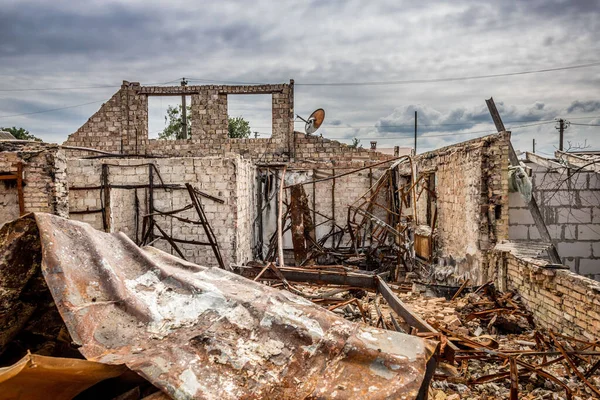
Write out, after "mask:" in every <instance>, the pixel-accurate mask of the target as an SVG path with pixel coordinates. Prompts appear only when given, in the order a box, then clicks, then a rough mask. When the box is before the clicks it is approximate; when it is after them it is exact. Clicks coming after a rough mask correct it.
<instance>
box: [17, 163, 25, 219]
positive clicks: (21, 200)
mask: <svg viewBox="0 0 600 400" xmlns="http://www.w3.org/2000/svg"><path fill="white" fill-rule="evenodd" d="M17 195H18V196H19V216H23V215H24V214H25V198H24V196H23V163H22V162H21V161H19V162H18V163H17Z"/></svg>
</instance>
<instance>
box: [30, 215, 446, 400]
mask: <svg viewBox="0 0 600 400" xmlns="http://www.w3.org/2000/svg"><path fill="white" fill-rule="evenodd" d="M35 219H36V221H37V225H38V228H39V232H40V237H41V243H42V251H43V257H42V271H43V274H44V277H45V279H46V281H47V283H48V286H49V288H50V291H51V293H52V295H53V297H54V299H55V301H56V305H57V307H58V309H59V311H60V313H61V315H62V318H63V320H64V321H65V323H66V325H67V327H68V329H69V332H70V334H71V337H72V338H73V340H74V341H75V343H77V344H79V345H81V348H80V351H81V352H82V353H83V355H84V356H85V357H86V358H87V359H88V360H92V361H98V362H101V363H107V364H126V365H127V366H128V367H129V368H131V369H132V370H134V371H137V372H138V373H139V374H141V375H142V376H144V377H145V378H146V379H148V380H149V381H150V382H152V383H153V384H154V385H155V386H157V387H159V388H161V389H162V390H163V391H165V392H167V393H168V394H169V395H170V396H172V397H173V398H176V399H190V398H198V399H239V398H245V399H264V398H268V399H274V398H277V399H298V398H315V399H316V398H319V399H325V398H337V399H348V398H360V399H391V398H405V399H413V398H419V397H421V396H423V394H424V393H426V387H427V385H428V380H429V378H430V377H431V373H432V369H431V366H432V365H433V364H434V363H435V361H434V359H433V358H432V356H433V355H434V353H436V352H437V344H436V343H435V342H430V341H426V340H423V339H421V338H418V337H414V336H408V335H404V334H400V333H397V332H391V331H386V330H381V329H376V328H372V327H366V326H362V325H358V324H356V323H352V322H350V321H347V320H345V319H342V318H340V317H337V316H336V315H334V314H333V313H331V312H328V311H326V310H324V309H323V308H321V307H319V306H317V305H314V304H313V303H311V302H309V301H308V300H305V299H303V298H301V297H298V296H296V295H293V294H291V293H289V292H286V291H280V290H277V289H273V288H270V287H267V286H264V285H261V284H259V283H256V282H253V281H250V280H248V279H245V278H243V277H240V276H238V275H235V274H232V273H229V272H227V271H224V270H221V269H218V268H205V267H200V266H198V265H195V264H191V263H188V262H185V261H183V260H181V259H178V258H175V257H173V256H171V255H169V254H166V253H164V252H161V251H159V250H157V249H154V248H151V247H148V248H143V249H140V248H138V247H137V246H136V245H135V244H134V243H133V242H132V241H131V240H129V239H128V238H127V237H126V236H125V235H123V234H107V233H104V232H100V231H97V230H94V229H93V228H92V227H90V226H89V225H87V224H83V223H79V222H74V221H69V220H65V219H62V218H60V217H56V216H52V215H49V214H35ZM428 367H429V368H428ZM426 371H428V373H426ZM419 393H420V394H419Z"/></svg>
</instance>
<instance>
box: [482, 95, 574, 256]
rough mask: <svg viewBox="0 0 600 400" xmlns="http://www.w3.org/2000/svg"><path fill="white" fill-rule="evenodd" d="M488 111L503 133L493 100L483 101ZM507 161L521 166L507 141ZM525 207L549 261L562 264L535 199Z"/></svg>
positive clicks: (514, 165) (503, 129) (502, 125)
mask: <svg viewBox="0 0 600 400" xmlns="http://www.w3.org/2000/svg"><path fill="white" fill-rule="evenodd" d="M485 102H486V104H487V106H488V109H489V110H490V114H491V115H492V119H493V120H494V124H495V125H496V129H497V130H498V132H505V131H506V129H505V128H504V124H503V123H502V118H501V117H500V113H499V112H498V109H497V108H496V104H495V103H494V99H493V98H491V97H490V98H489V99H488V100H486V101H485ZM508 159H509V161H510V165H511V166H513V167H518V166H520V165H521V163H520V162H519V158H518V157H517V153H516V152H515V148H514V147H513V145H512V142H510V141H509V147H508ZM527 207H528V208H529V212H530V213H531V217H532V218H533V221H534V222H535V226H536V228H537V230H538V232H539V233H540V237H541V238H542V240H543V241H544V242H546V243H548V244H549V247H548V249H547V250H546V253H547V254H548V257H549V258H550V261H551V262H552V263H553V264H562V260H561V259H560V255H559V254H558V250H556V246H555V245H554V242H553V241H552V237H551V236H550V232H549V231H548V227H547V226H546V223H545V222H544V218H543V217H542V213H541V212H540V208H539V207H538V204H537V201H536V200H535V197H533V196H531V200H530V201H529V203H527Z"/></svg>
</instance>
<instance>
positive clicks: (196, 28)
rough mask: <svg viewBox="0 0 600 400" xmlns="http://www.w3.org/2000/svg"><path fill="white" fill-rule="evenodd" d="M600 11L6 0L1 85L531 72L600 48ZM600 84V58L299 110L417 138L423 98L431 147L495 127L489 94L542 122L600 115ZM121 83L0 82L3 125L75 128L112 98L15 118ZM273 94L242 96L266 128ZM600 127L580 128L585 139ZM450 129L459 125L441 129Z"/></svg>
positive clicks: (59, 133)
mask: <svg viewBox="0 0 600 400" xmlns="http://www.w3.org/2000/svg"><path fill="white" fill-rule="evenodd" d="M599 16H600V7H598V1H591V0H590V1H569V2H565V1H561V0H532V1H526V2H495V3H494V2H492V3H481V2H479V1H475V0H456V1H453V2H446V1H442V0H438V1H434V2H427V3H416V2H408V1H397V0H385V1H384V0H381V1H374V2H368V3H365V2H362V1H358V0H350V1H348V0H343V1H342V0H335V1H327V2H324V1H316V0H314V1H312V2H305V3H302V2H293V1H280V2H272V1H261V0H258V1H255V2H252V4H249V3H248V2H243V1H241V0H222V1H220V2H213V3H206V2H204V3H198V2H193V1H191V0H173V1H171V2H169V4H164V2H160V1H158V0H144V1H142V0H130V1H128V2H119V1H113V0H109V1H99V0H90V1H86V2H72V1H68V0H56V1H53V2H51V3H48V2H46V1H42V0H28V1H16V0H6V1H5V4H3V7H2V13H0V59H1V60H2V62H1V63H0V76H1V81H0V89H2V88H5V89H7V88H18V87H71V86H90V85H98V84H111V85H117V86H118V85H119V84H120V82H121V81H122V80H123V79H127V80H130V81H141V82H142V83H154V82H166V81H170V80H174V79H177V78H180V77H182V76H186V77H192V78H197V79H217V80H219V79H221V80H230V81H242V82H244V81H247V82H286V81H288V80H289V79H290V78H293V79H295V80H296V82H297V83H299V84H300V83H303V82H304V83H306V82H343V81H382V80H406V79H429V78H441V77H452V76H472V75H485V74H493V73H503V72H512V71H519V70H531V69H538V68H547V67H554V66H562V65H570V64H578V63H587V62H590V61H595V60H596V57H597V54H600V18H598V17H599ZM549 50H551V51H549ZM599 88H600V68H589V69H581V70H570V71H561V72H555V73H548V74H537V75H527V76H515V77H504V78H494V79H486V80H477V81H460V82H444V83H434V84H418V85H402V86H389V87H386V86H378V87H356V86H354V87H352V86H351V87H314V86H312V87H311V86H301V85H298V86H296V98H295V106H296V110H295V111H296V113H298V114H300V115H307V114H309V113H310V112H311V111H313V110H314V109H316V108H318V107H323V108H325V110H326V114H327V117H326V121H325V124H324V126H323V127H322V128H321V130H320V131H319V133H322V134H323V135H324V136H326V137H331V138H341V139H342V140H345V141H347V142H349V141H350V140H351V138H353V137H360V138H363V137H364V138H367V139H365V140H363V143H368V140H369V139H368V138H370V137H375V138H381V137H390V139H389V140H388V139H386V140H382V139H377V140H379V141H381V143H389V144H390V145H392V143H393V144H400V145H411V144H412V143H411V142H412V139H411V138H410V136H411V133H412V130H413V128H412V124H413V118H414V110H417V111H418V112H419V126H420V128H419V132H421V133H422V134H423V139H422V141H423V149H425V148H428V147H436V146H439V145H445V144H449V143H452V142H453V141H459V140H464V139H468V138H471V137H474V136H476V135H477V134H470V135H469V134H463V135H458V133H463V132H476V131H481V130H485V129H488V128H491V129H493V125H492V124H491V120H490V118H489V115H488V112H487V108H486V107H485V103H484V99H485V98H489V97H490V95H493V96H494V98H495V99H496V104H497V105H498V108H499V110H500V113H501V115H502V116H503V118H504V120H505V121H531V122H535V121H540V120H545V119H552V118H554V117H555V116H557V115H559V114H564V115H567V116H568V115H569V114H576V113H577V114H584V115H585V114H588V113H594V112H596V113H597V108H596V107H597V104H596V103H594V102H596V99H597V97H595V96H596V95H597V93H598V89H599ZM114 90H116V89H97V90H77V91H57V92H14V93H8V92H0V125H16V126H23V127H25V128H26V129H29V130H30V131H32V132H33V133H34V134H36V135H37V136H41V137H43V138H45V139H46V140H55V141H62V140H64V139H65V138H66V136H67V135H68V134H69V133H71V132H73V131H75V130H76V129H77V128H78V127H79V125H80V124H81V123H83V122H84V121H85V120H86V119H87V117H89V116H91V115H92V114H93V112H94V111H95V110H97V109H98V106H99V105H89V106H82V107H78V108H72V109H67V110H63V111H57V112H52V113H47V114H35V115H31V116H23V117H15V118H8V119H7V118H1V116H2V115H10V114H18V113H26V112H32V111H38V110H42V109H51V108H58V107H61V106H67V105H75V104H82V103H86V102H90V101H93V100H97V99H102V98H105V99H108V98H109V97H110V96H111V94H112V92H114ZM259 103H260V102H256V103H255V102H252V101H249V102H248V104H247V105H244V104H241V105H240V107H243V109H242V108H240V109H241V110H242V111H243V113H244V115H247V116H248V118H250V119H252V118H254V119H255V120H257V122H256V125H257V126H262V125H266V123H264V122H262V120H261V118H262V119H264V118H263V117H262V116H263V114H264V109H263V108H264V107H262V105H261V104H259ZM594 104H596V105H594ZM159 117H160V116H159ZM426 124H428V125H431V126H425V125H426ZM440 124H453V125H440ZM388 125H407V126H406V127H404V126H400V127H395V126H394V127H388ZM297 128H299V129H300V130H301V129H302V124H298V125H297ZM592 129H593V128H592ZM591 132H592V131H591V130H583V129H577V130H576V129H572V130H571V133H570V134H571V135H575V136H577V135H580V136H581V137H582V138H583V137H584V135H586V137H587V136H589V135H590V134H591ZM447 133H448V134H452V135H448V136H436V137H433V135H443V134H447ZM554 134H555V130H554V128H553V125H552V124H548V125H542V126H536V127H531V128H523V129H519V130H518V132H515V134H514V140H515V143H516V144H518V145H521V146H524V148H528V147H527V146H530V142H531V139H532V137H535V136H536V135H537V136H539V137H540V143H541V144H540V146H541V147H539V148H540V149H543V148H544V147H543V146H547V149H546V150H549V151H551V150H552V146H553V144H552V143H553V141H552V140H551V138H553V135H554ZM428 136H429V137H428ZM546 139H547V141H546ZM542 142H543V143H542ZM420 146H421V144H420Z"/></svg>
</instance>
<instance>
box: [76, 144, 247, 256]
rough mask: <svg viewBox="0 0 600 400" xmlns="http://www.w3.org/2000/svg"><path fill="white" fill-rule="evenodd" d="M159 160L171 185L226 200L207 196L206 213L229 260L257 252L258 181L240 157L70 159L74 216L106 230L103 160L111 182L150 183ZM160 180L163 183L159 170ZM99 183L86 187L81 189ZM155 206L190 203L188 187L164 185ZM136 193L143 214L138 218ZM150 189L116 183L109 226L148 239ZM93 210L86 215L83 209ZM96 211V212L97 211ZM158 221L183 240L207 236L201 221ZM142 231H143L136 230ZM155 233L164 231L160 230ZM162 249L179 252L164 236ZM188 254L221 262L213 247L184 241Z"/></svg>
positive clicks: (167, 207) (156, 194)
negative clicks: (251, 224) (144, 231)
mask: <svg viewBox="0 0 600 400" xmlns="http://www.w3.org/2000/svg"><path fill="white" fill-rule="evenodd" d="M148 163H152V164H154V165H156V167H157V169H158V170H159V172H160V176H161V177H162V181H163V182H164V183H165V184H166V185H169V184H177V185H181V186H183V185H184V184H185V183H186V182H189V183H191V184H192V185H193V186H194V187H195V188H197V189H199V190H201V191H203V192H206V193H208V194H210V195H212V196H215V197H218V198H220V199H223V200H224V204H219V203H217V202H214V201H212V200H210V199H206V198H201V201H202V204H203V207H204V211H205V213H206V217H207V219H208V221H209V223H210V225H211V227H212V229H213V231H214V233H215V236H216V237H217V241H218V243H219V246H220V249H221V253H222V255H223V259H224V261H225V264H226V265H229V264H230V263H238V262H244V261H247V260H248V257H249V256H248V255H249V254H251V245H252V232H251V230H250V229H249V221H252V220H253V213H254V207H253V199H252V197H253V196H252V187H253V183H254V176H253V171H254V168H253V166H252V164H251V163H250V162H249V161H247V160H244V159H242V158H241V157H240V156H234V157H229V158H219V157H204V158H193V157H180V158H164V159H133V158H131V159H93V160H89V159H88V160H86V159H71V160H69V165H68V170H69V174H68V176H69V185H70V186H71V190H70V206H71V211H72V214H71V218H72V219H77V220H81V221H84V222H87V223H89V224H91V225H92V226H94V227H95V228H96V229H103V219H102V213H101V212H97V211H98V210H100V209H101V207H102V200H101V199H102V196H101V192H100V190H99V189H98V188H97V187H98V186H99V185H100V184H101V171H102V164H109V171H108V182H109V184H111V185H121V186H122V185H143V186H146V185H148V182H149V166H148V165H147V164H148ZM154 184H155V185H158V184H160V179H159V178H158V176H157V175H156V174H155V176H154ZM85 187H93V188H92V189H86V190H81V189H80V188H85ZM153 193H154V207H155V209H157V210H160V211H170V210H174V209H179V208H182V207H184V206H186V205H188V204H190V198H189V195H188V192H187V190H185V189H184V188H183V187H181V188H175V189H159V188H156V189H155V190H154V191H153ZM136 194H137V198H138V204H139V215H138V220H137V222H138V223H137V224H136V223H135V222H136V200H135V198H136ZM148 199H149V193H148V188H147V187H139V188H111V189H110V196H109V199H108V202H107V203H108V207H107V212H108V214H109V220H110V221H109V230H110V231H112V232H116V231H121V232H123V233H125V234H126V235H127V236H129V237H130V238H131V239H132V240H134V241H137V242H138V243H139V241H140V240H141V238H142V216H143V215H145V214H147V213H148ZM86 210H89V211H92V213H89V214H80V213H77V212H78V211H86ZM94 211H96V212H94ZM178 215H180V216H182V217H184V218H188V219H192V220H197V219H198V217H197V215H196V213H195V210H193V209H190V210H187V211H184V212H182V213H180V214H178ZM155 221H156V223H157V224H158V225H159V226H160V227H161V228H162V229H163V230H164V231H166V232H167V233H168V234H169V235H170V236H172V237H175V238H177V239H182V240H196V241H206V237H205V233H204V230H203V229H202V227H201V226H199V225H192V224H189V223H184V222H181V221H178V220H175V219H173V218H168V217H164V216H157V217H155ZM136 232H137V234H136ZM154 232H155V234H157V235H159V231H158V229H155V231H154ZM154 246H156V247H157V248H160V249H161V250H165V251H167V252H170V253H172V254H177V253H176V252H175V251H174V250H173V249H172V247H171V246H170V245H169V244H168V242H166V241H164V240H159V241H158V242H156V243H155V244H154ZM178 247H179V248H180V250H181V251H182V252H183V253H184V255H185V257H186V259H188V260H189V261H192V262H195V263H198V264H200V265H207V266H215V265H217V264H216V260H215V258H214V255H213V253H212V249H211V248H210V247H208V246H202V247H200V246H196V245H192V244H185V243H183V244H181V243H178Z"/></svg>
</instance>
